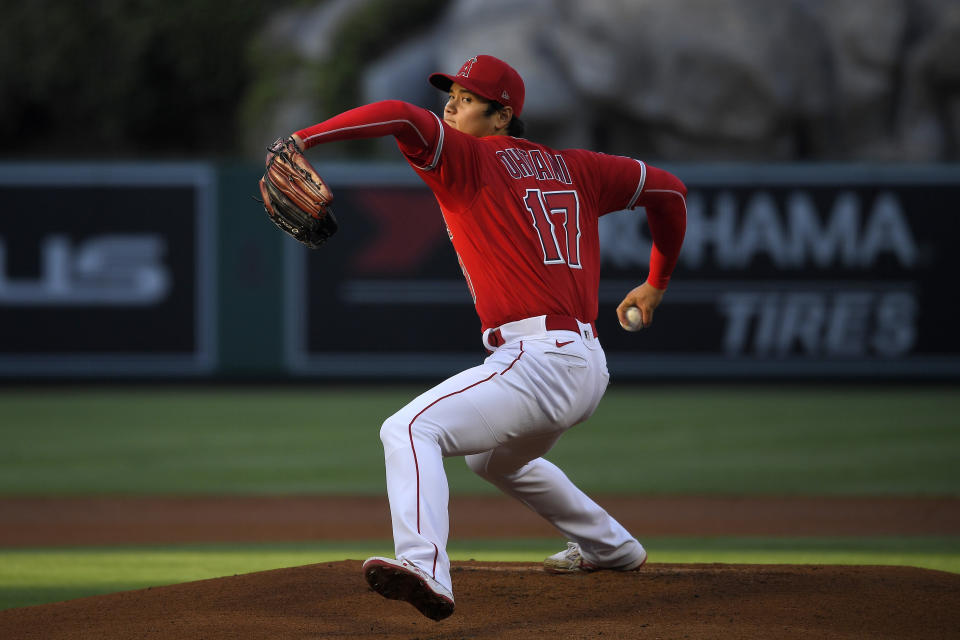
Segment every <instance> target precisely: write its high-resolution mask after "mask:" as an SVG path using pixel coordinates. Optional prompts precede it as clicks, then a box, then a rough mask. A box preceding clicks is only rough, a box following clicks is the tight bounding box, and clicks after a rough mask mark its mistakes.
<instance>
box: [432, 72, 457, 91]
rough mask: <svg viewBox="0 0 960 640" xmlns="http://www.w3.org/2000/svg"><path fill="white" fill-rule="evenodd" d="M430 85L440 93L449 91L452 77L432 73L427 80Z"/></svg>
mask: <svg viewBox="0 0 960 640" xmlns="http://www.w3.org/2000/svg"><path fill="white" fill-rule="evenodd" d="M428 80H429V81H430V84H432V85H433V86H435V87H436V88H437V89H440V91H450V87H452V86H453V77H452V76H448V75H447V74H445V73H433V74H430V77H429V78H428Z"/></svg>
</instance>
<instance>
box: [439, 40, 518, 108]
mask: <svg viewBox="0 0 960 640" xmlns="http://www.w3.org/2000/svg"><path fill="white" fill-rule="evenodd" d="M429 79H430V84H432V85H433V86H435V87H436V88H437V89H440V90H441V91H450V86H451V85H452V84H453V83H454V82H456V83H457V84H459V85H461V86H463V87H465V88H467V89H469V90H470V91H472V92H474V93H475V94H477V95H478V96H480V97H481V98H486V99H487V100H494V101H496V102H499V103H500V104H502V105H503V106H505V107H513V113H514V115H516V116H519V115H520V112H521V111H523V95H524V88H523V78H521V77H520V74H519V73H517V71H516V69H514V68H513V67H511V66H510V65H508V64H507V63H506V62H504V61H503V60H501V59H499V58H494V57H493V56H483V55H481V56H473V57H472V58H470V59H469V60H467V61H466V62H464V63H463V66H462V67H460V71H458V72H457V75H455V76H448V75H447V74H445V73H434V74H431V75H430V78H429Z"/></svg>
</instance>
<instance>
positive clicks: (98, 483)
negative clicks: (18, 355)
mask: <svg viewBox="0 0 960 640" xmlns="http://www.w3.org/2000/svg"><path fill="white" fill-rule="evenodd" d="M421 390H422V388H420V387H417V388H415V387H409V388H407V387H404V388H386V389H377V388H370V389H367V388H357V387H354V388H337V387H324V386H320V385H318V387H317V388H316V389H311V390H303V389H302V388H301V389H297V390H290V391H284V390H273V389H270V390H257V389H247V388H238V389H227V390H222V389H219V390H211V389H204V388H200V389H196V390H192V389H160V390H151V389H92V390H91V389H82V388H81V389H76V390H71V389H70V388H67V389H66V390H64V389H10V388H8V389H4V390H2V391H0V443H2V447H0V494H8V495H38V494H61V495H64V494H103V493H113V494H161V493H163V494H170V493H173V494H224V493H226V494H298V493H300V494H303V493H337V494H347V493H354V494H355V493H364V494H370V493H375V494H379V493H382V492H383V491H384V481H383V458H382V450H381V448H380V441H379V435H378V431H379V427H380V424H381V423H382V422H383V420H384V418H386V417H387V416H389V415H390V414H391V413H393V412H394V411H395V410H396V409H398V408H399V407H401V406H403V404H405V403H406V402H407V401H409V400H410V399H411V398H413V397H414V395H415V394H416V393H417V392H419V391H421ZM958 416H960V393H957V392H956V389H954V388H947V387H938V388H922V387H904V388H896V387H878V388H852V387H839V388H836V389H831V388H821V387H817V388H812V387H797V388H781V387H763V386H757V387H749V386H747V387H735V386H731V387H700V386H687V387H650V388H645V387H634V386H627V387H617V386H613V387H611V389H610V391H609V392H608V393H607V396H606V397H605V398H604V400H603V402H602V403H601V406H600V408H599V409H598V411H597V413H596V414H595V415H594V417H593V418H592V419H591V420H589V421H588V422H587V423H584V424H582V425H579V426H577V427H575V428H574V429H572V430H571V431H570V432H568V433H567V434H566V435H565V436H564V437H563V438H562V439H561V441H560V443H559V444H558V445H557V447H556V448H555V449H554V450H553V451H552V452H551V453H550V454H549V455H548V457H549V458H550V459H552V460H553V461H554V462H556V463H558V464H559V465H560V466H561V467H562V468H563V469H564V470H565V471H567V473H568V474H569V475H570V476H571V477H572V478H573V479H574V480H575V481H576V482H578V483H579V484H580V485H581V486H582V487H583V488H584V489H586V490H588V491H591V492H596V493H601V492H602V493H615V492H621V493H638V492H639V493H708V494H744V493H752V494H757V493H766V494H833V495H841V494H842V495H893V494H898V495H912V494H926V495H956V494H958V493H960V474H957V473H956V468H955V467H956V461H957V460H958V459H960V418H958ZM447 469H448V474H449V476H450V484H451V488H452V489H453V490H454V491H455V492H461V493H483V492H490V491H493V490H492V489H491V488H490V487H488V486H487V485H486V484H485V483H483V482H482V481H480V480H479V479H477V478H475V477H473V476H472V474H470V473H469V471H467V469H466V468H465V465H464V464H463V463H462V461H460V460H458V459H451V460H449V461H448V462H447Z"/></svg>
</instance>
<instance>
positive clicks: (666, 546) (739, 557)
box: [0, 537, 960, 609]
mask: <svg viewBox="0 0 960 640" xmlns="http://www.w3.org/2000/svg"><path fill="white" fill-rule="evenodd" d="M644 543H645V544H646V546H647V548H648V549H649V550H650V554H651V560H650V561H651V563H659V562H667V563H674V562H684V563H686V562H707V563H715V562H719V563H736V564H741V563H748V564H752V563H756V564H858V565H864V564H882V565H909V566H915V567H926V568H930V569H938V570H942V571H950V572H954V573H960V546H958V544H957V540H956V539H952V538H936V537H930V538H886V537H883V538H872V539H870V540H867V541H863V540H851V539H842V538H839V539H835V538H830V539H819V538H787V539H763V538H715V539H699V538H662V539H660V538H654V539H645V540H644ZM561 547H562V543H561V542H559V541H558V540H513V541H511V540H497V541H489V540H460V541H454V542H452V543H451V545H450V555H451V558H452V559H453V560H454V561H458V560H479V561H487V560H497V561H512V562H540V561H541V560H542V559H543V558H544V557H545V556H547V555H549V554H551V553H554V552H556V551H558V550H559V549H560V548H561ZM371 555H388V556H389V555H392V545H391V543H389V542H387V541H379V542H378V541H364V542H339V543H338V542H324V543H314V544H269V545H234V546H223V545H218V546H214V545H191V546H171V547H162V548H161V547H146V548H140V547H119V548H92V549H7V550H0V609H8V608H12V607H23V606H30V605H34V604H43V603H47V602H56V601H61V600H69V599H73V598H80V597H85V596H91V595H98V594H105V593H113V592H116V591H126V590H130V589H142V588H146V587H152V586H161V585H166V584H176V583H181V582H189V581H193V580H203V579H207V578H216V577H223V576H232V575H237V574H243V573H251V572H255V571H265V570H269V569H278V568H283V567H295V566H302V565H307V564H314V563H322V562H332V561H337V560H346V559H355V560H362V559H363V558H366V557H369V556H371ZM357 579H358V580H360V576H359V575H358V576H357Z"/></svg>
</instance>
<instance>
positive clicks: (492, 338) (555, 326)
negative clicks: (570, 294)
mask: <svg viewBox="0 0 960 640" xmlns="http://www.w3.org/2000/svg"><path fill="white" fill-rule="evenodd" d="M544 324H545V325H546V328H547V331H573V332H574V333H580V323H579V322H577V319H576V318H571V317H570V316H550V315H548V316H547V317H546V318H545V322H544ZM590 328H591V329H593V337H594V338H596V337H597V327H596V325H595V324H594V323H592V322H591V323H590ZM487 342H489V343H490V346H491V347H499V346H500V345H502V344H503V336H502V335H500V329H499V328H497V329H491V331H490V334H489V335H488V336H487Z"/></svg>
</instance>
